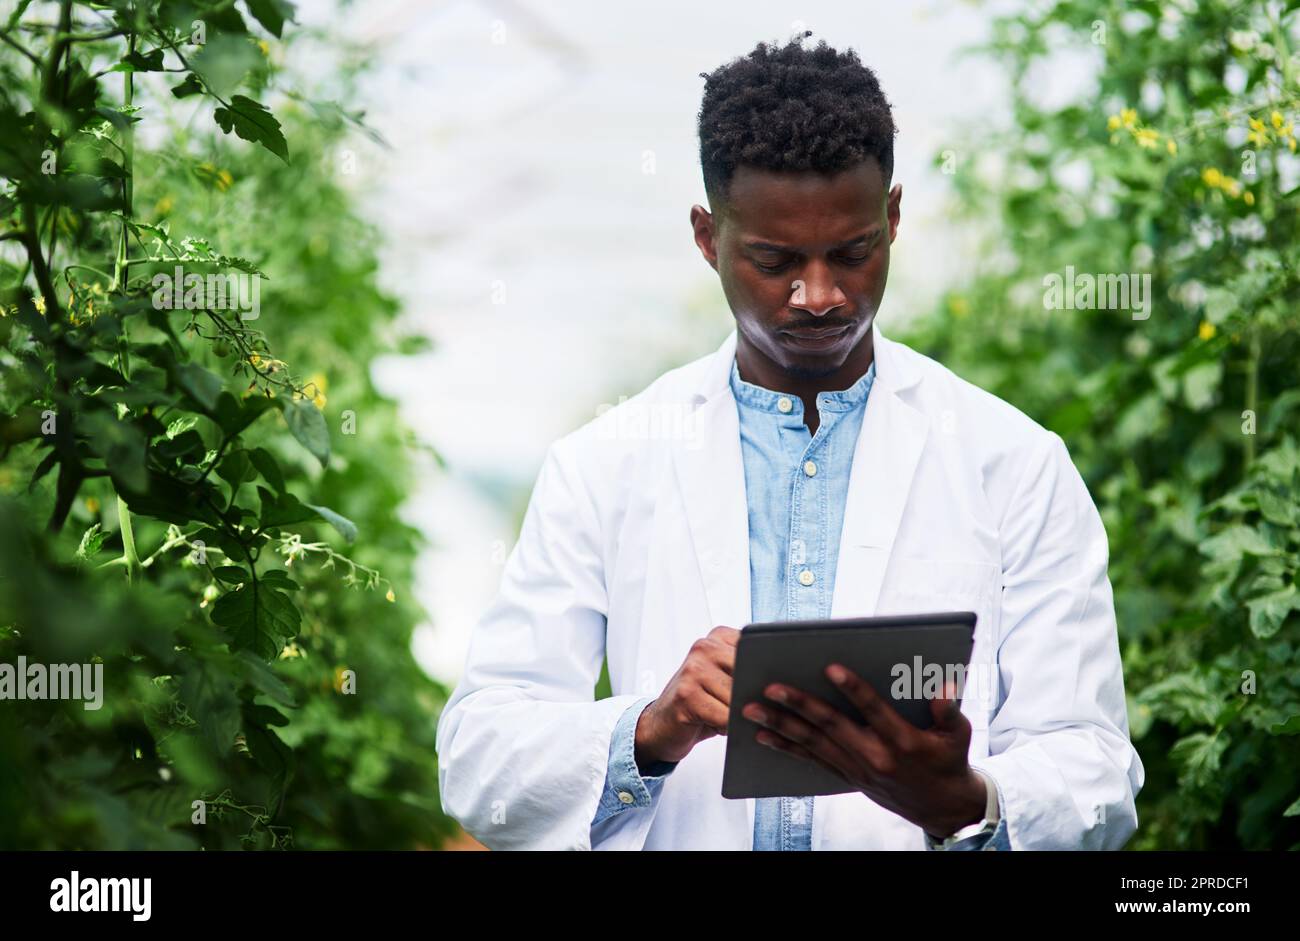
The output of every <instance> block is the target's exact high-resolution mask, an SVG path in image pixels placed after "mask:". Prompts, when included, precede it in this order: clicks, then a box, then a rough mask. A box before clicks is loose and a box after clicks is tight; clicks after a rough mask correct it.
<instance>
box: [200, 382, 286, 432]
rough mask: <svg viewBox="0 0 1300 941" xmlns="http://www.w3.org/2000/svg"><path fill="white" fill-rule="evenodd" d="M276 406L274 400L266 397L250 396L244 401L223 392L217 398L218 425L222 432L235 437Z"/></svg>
mask: <svg viewBox="0 0 1300 941" xmlns="http://www.w3.org/2000/svg"><path fill="white" fill-rule="evenodd" d="M275 404H276V403H275V400H274V399H270V398H267V397H266V396H264V395H249V396H246V397H245V398H243V399H237V398H235V397H234V396H233V395H231V394H230V393H229V392H222V393H221V395H219V396H218V397H217V407H216V409H215V410H214V411H215V415H216V420H217V424H218V425H220V426H221V430H222V431H224V432H225V433H226V435H227V436H230V437H233V436H234V435H237V434H239V433H240V432H241V431H243V430H244V429H245V428H247V427H248V426H249V425H251V424H252V423H253V422H255V421H256V420H257V417H258V416H259V415H261V414H262V413H263V412H265V411H267V410H268V409H270V408H271V407H272V406H274V405H275Z"/></svg>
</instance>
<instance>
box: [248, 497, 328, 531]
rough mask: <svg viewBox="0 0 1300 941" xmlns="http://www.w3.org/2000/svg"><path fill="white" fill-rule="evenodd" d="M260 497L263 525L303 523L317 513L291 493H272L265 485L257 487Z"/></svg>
mask: <svg viewBox="0 0 1300 941" xmlns="http://www.w3.org/2000/svg"><path fill="white" fill-rule="evenodd" d="M257 493H258V496H259V497H261V499H262V514H261V521H262V526H263V527H272V526H286V525H288V524H290V523H303V522H306V521H307V520H309V519H313V518H315V517H316V516H317V515H318V514H317V513H316V511H315V510H313V509H312V508H311V507H309V506H307V504H305V503H303V502H301V501H300V500H299V499H298V498H297V497H295V496H294V495H293V494H291V493H283V494H279V495H277V494H274V493H272V492H271V491H269V490H267V489H266V488H265V487H258V488H257Z"/></svg>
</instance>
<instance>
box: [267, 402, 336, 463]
mask: <svg viewBox="0 0 1300 941" xmlns="http://www.w3.org/2000/svg"><path fill="white" fill-rule="evenodd" d="M276 402H278V403H279V405H280V410H281V411H282V412H284V420H285V421H286V422H288V424H289V431H290V433H291V434H292V435H293V436H294V437H295V438H297V439H298V442H299V444H301V445H302V446H303V447H305V448H306V449H307V450H308V451H310V452H311V453H312V455H313V456H314V457H315V458H316V460H318V461H320V463H321V467H324V466H326V465H327V464H328V463H329V459H330V433H329V429H328V428H327V427H326V426H325V416H324V415H322V414H321V412H320V409H318V408H317V407H316V406H315V405H313V404H312V403H311V402H310V401H308V400H307V399H276Z"/></svg>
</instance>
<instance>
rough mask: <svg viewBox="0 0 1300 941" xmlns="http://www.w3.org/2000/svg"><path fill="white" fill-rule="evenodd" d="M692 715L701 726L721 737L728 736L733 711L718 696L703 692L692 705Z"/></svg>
mask: <svg viewBox="0 0 1300 941" xmlns="http://www.w3.org/2000/svg"><path fill="white" fill-rule="evenodd" d="M691 714H692V716H693V718H694V719H695V721H696V723H698V724H699V725H703V726H706V727H707V728H709V729H712V730H713V731H714V732H716V733H717V734H719V735H726V734H727V721H728V718H729V717H730V715H731V709H730V707H729V706H727V704H726V703H724V702H722V701H721V700H720V699H718V698H717V697H716V696H713V695H711V694H709V693H708V692H706V691H704V690H701V691H700V692H699V693H698V694H697V695H696V697H695V699H694V701H693V702H692V703H691Z"/></svg>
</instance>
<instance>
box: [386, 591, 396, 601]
mask: <svg viewBox="0 0 1300 941" xmlns="http://www.w3.org/2000/svg"><path fill="white" fill-rule="evenodd" d="M384 597H385V598H387V599H388V600H389V601H396V600H397V596H396V595H395V594H393V589H391V588H390V589H388V594H386V595H384Z"/></svg>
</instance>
